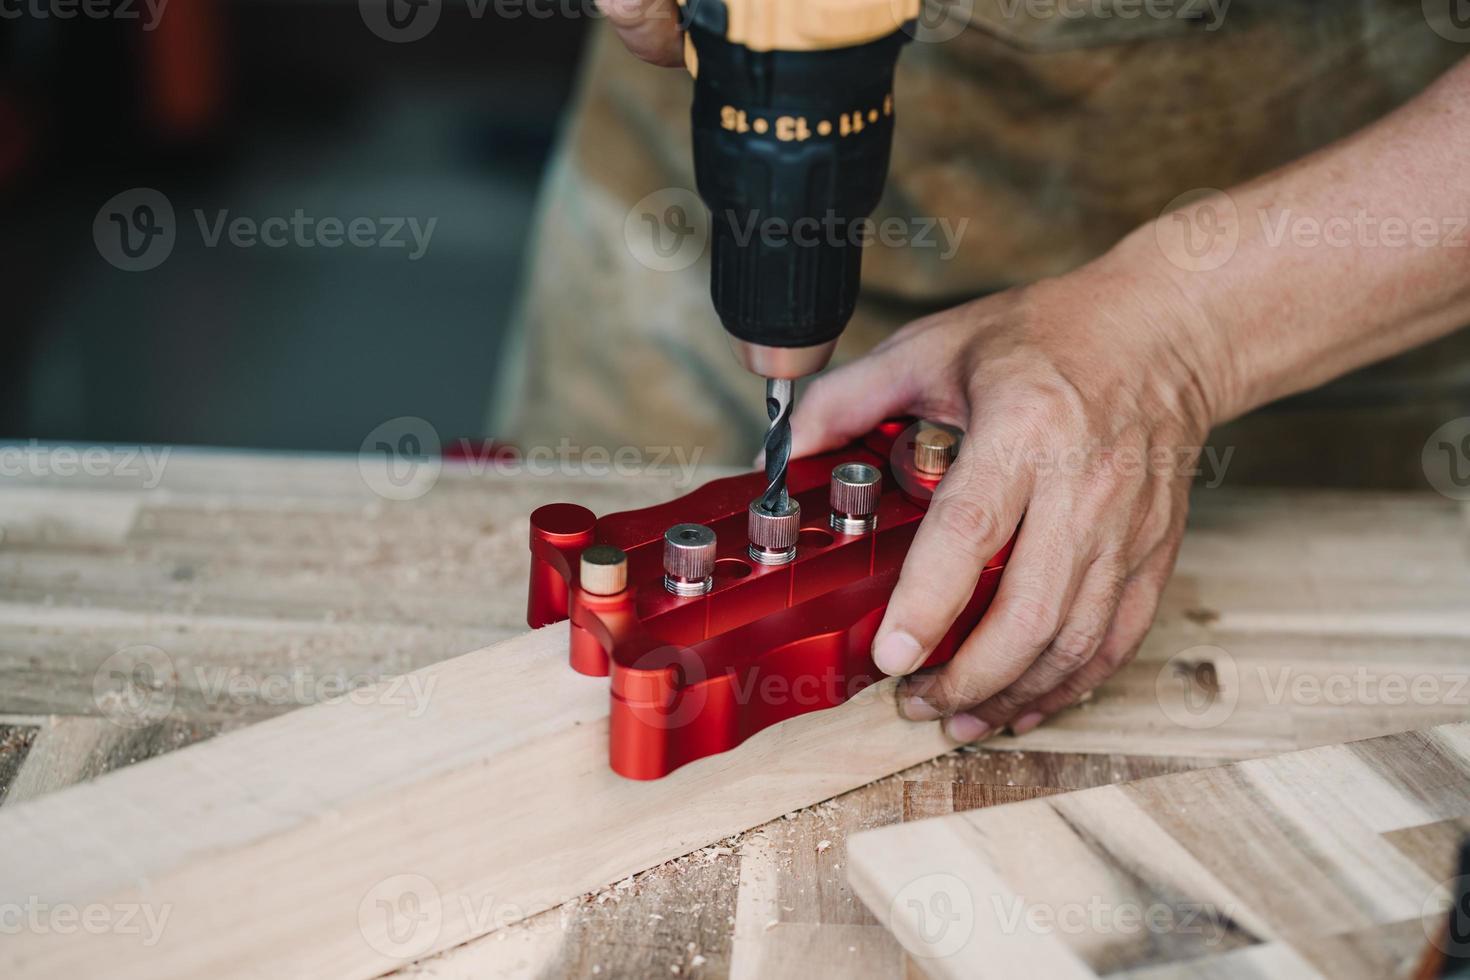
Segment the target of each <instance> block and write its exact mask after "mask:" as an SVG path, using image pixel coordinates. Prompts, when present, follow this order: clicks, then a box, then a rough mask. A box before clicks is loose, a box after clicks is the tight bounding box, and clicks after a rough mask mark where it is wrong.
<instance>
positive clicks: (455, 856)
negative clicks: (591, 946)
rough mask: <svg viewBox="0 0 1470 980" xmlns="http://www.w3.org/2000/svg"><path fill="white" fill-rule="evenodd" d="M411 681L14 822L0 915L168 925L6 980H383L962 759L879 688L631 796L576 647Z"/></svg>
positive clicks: (30, 947)
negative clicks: (862, 792)
mask: <svg viewBox="0 0 1470 980" xmlns="http://www.w3.org/2000/svg"><path fill="white" fill-rule="evenodd" d="M417 673H418V674H419V675H421V676H420V678H419V679H420V680H421V681H422V686H423V688H424V689H427V690H429V691H430V692H431V695H430V697H429V698H428V699H427V703H426V704H425V703H420V702H418V701H417V700H414V701H412V702H411V704H412V706H413V709H414V710H415V711H418V712H419V713H417V714H415V713H413V711H411V710H410V705H409V704H405V703H404V699H403V698H402V697H401V696H400V697H395V696H394V695H393V686H392V685H391V684H389V685H384V686H382V687H380V688H378V689H374V693H373V695H371V696H360V697H356V698H354V699H353V700H350V701H341V702H336V703H332V704H326V705H319V706H316V707H313V708H307V709H303V710H301V711H297V712H293V713H291V714H288V715H285V716H283V717H280V718H277V719H274V720H271V721H267V722H262V723H260V724H258V725H253V726H251V727H249V728H246V729H243V730H241V731H237V732H233V733H230V734H227V735H222V736H220V737H218V738H215V739H213V740H211V741H209V742H205V743H203V744H201V745H197V746H193V747H191V748H188V749H184V750H182V751H179V752H174V753H170V754H169V755H166V756H163V757H161V758H158V759H154V760H151V761H149V762H146V763H142V764H140V765H137V766H133V767H130V768H128V769H125V770H122V771H120V772H117V773H113V774H111V775H108V776H104V777H102V778H100V779H98V780H95V781H93V782H90V783H86V784H83V785H81V786H76V787H72V788H71V789H68V790H63V791H61V792H59V793H54V794H51V795H49V796H45V797H42V798H41V799H39V800H35V801H32V802H29V803H24V804H21V805H18V806H15V807H5V808H3V809H0V840H4V841H5V842H6V856H5V873H4V874H3V875H0V904H5V903H15V904H16V905H18V906H19V907H21V908H27V907H30V906H33V905H36V904H38V903H40V904H44V905H48V906H54V905H56V904H58V903H61V904H66V905H75V906H83V907H90V906H94V905H101V906H103V907H106V908H109V909H114V908H120V907H123V906H131V905H141V906H142V907H143V908H144V909H145V910H148V911H151V912H153V913H154V915H155V918H165V917H166V919H165V921H164V927H163V928H162V930H161V933H160V934H159V935H157V936H151V937H140V936H138V935H125V934H122V933H120V932H118V931H111V932H104V933H102V934H85V935H81V934H78V935H66V936H61V935H58V934H56V933H54V932H49V931H42V932H39V933H37V932H30V933H25V934H22V935H21V936H18V937H15V938H14V939H13V940H11V941H8V942H7V943H6V944H5V945H4V946H3V947H0V974H4V975H5V976H7V977H52V976H76V975H93V974H97V973H101V972H105V973H107V974H108V975H109V976H112V977H119V978H123V977H138V978H149V980H157V978H162V977H174V976H177V977H193V976H199V975H206V974H207V975H222V976H233V975H240V974H243V973H246V972H250V973H263V974H266V975H278V976H279V975H286V976H297V975H321V974H325V973H331V974H333V975H340V976H371V975H375V974H377V973H381V972H383V971H384V970H387V969H390V968H392V967H394V966H397V965H400V964H402V963H405V962H407V961H409V960H411V959H413V958H416V957H419V956H422V955H425V954H427V953H431V952H433V951H435V950H440V949H444V948H446V947H448V946H451V945H454V944H456V943H461V942H464V941H465V940H467V939H470V938H472V937H474V936H477V935H481V934H483V933H485V932H489V931H491V930H492V929H494V928H496V927H498V926H500V925H502V924H504V923H507V922H511V921H515V920H517V919H520V918H524V917H525V916H527V915H530V914H533V913H535V912H537V911H539V910H542V909H546V908H549V907H551V906H554V905H556V904H559V903H561V902H563V901H565V900H567V899H569V898H572V897H575V896H576V895H578V894H580V893H583V892H586V891H589V890H593V889H596V888H599V887H601V886H603V885H606V884H608V883H610V882H614V881H617V880H619V879H621V878H624V877H626V876H627V875H629V874H632V873H633V872H636V871H639V870H642V869H644V868H647V867H650V866H652V865H655V864H658V863H660V862H662V861H665V860H668V859H670V858H672V857H675V856H677V855H680V854H684V853H687V852H689V851H690V850H693V849H695V848H697V847H700V846H703V845H706V844H709V843H711V842H713V841H717V840H719V839H721V838H723V837H726V836H728V835H730V834H733V833H735V832H737V831H740V830H744V829H746V828H748V827H751V826H754V825H756V824H759V823H762V822H764V821H766V820H769V819H772V818H774V817H776V816H779V815H780V814H782V813H786V812H788V811H790V810H793V809H797V808H799V807H801V806H805V805H808V804H811V803H813V802H816V801H818V800H823V799H827V798H829V797H832V796H834V795H837V794H838V793H841V792H843V791H845V790H848V789H851V788H853V787H855V786H859V785H862V784H864V783H866V782H869V781H871V780H873V779H875V778H878V777H880V776H883V775H886V774H888V773H890V772H895V771H897V770H899V769H902V768H905V767H906V766H909V765H912V764H914V763H916V762H919V761H921V760H923V759H926V758H931V757H933V756H935V755H938V754H940V753H942V752H944V751H946V750H947V749H949V748H950V745H949V743H947V741H946V740H945V739H944V738H943V736H942V735H941V734H940V733H939V732H938V731H937V730H936V729H937V726H920V727H915V726H911V725H909V724H908V723H906V722H904V721H902V720H901V719H900V718H899V717H898V715H897V712H896V711H895V709H894V706H893V704H892V685H891V683H885V684H883V685H879V686H877V687H876V688H873V689H871V692H872V693H865V694H864V695H862V696H859V697H858V698H855V699H854V700H853V701H851V702H849V703H848V704H847V705H844V706H842V707H841V708H838V709H834V710H832V711H827V712H819V713H816V714H812V715H807V716H804V717H802V718H800V719H795V720H793V722H792V723H789V724H786V725H783V726H779V727H777V728H774V729H770V730H768V731H766V732H763V733H761V734H760V735H759V736H757V737H756V738H753V739H751V740H750V741H748V742H747V743H746V744H745V745H743V746H741V748H740V749H738V750H737V751H735V752H731V753H727V754H726V755H723V756H718V757H714V758H710V759H705V760H701V761H700V762H698V763H696V764H694V765H691V766H688V767H685V768H684V769H681V770H679V772H677V773H675V774H674V775H673V776H671V777H669V778H666V779H663V780H658V781H655V782H647V783H638V782H632V781H629V780H624V779H622V778H620V777H618V776H616V775H614V774H613V773H612V772H611V771H610V770H609V769H608V767H607V764H606V737H607V734H606V713H607V687H606V681H605V680H600V679H596V678H587V677H581V676H579V675H577V674H575V673H573V672H572V671H570V670H569V669H568V668H567V666H566V663H565V627H561V628H557V627H552V628H549V629H547V630H542V631H538V632H536V633H532V634H528V635H526V636H524V637H521V638H518V639H515V640H511V641H508V642H506V643H503V644H500V645H498V646H495V647H491V648H489V649H486V650H481V651H478V652H476V653H473V654H469V655H467V656H463V657H459V658H456V659H454V660H450V661H446V662H445V663H443V664H438V665H435V666H433V667H429V668H426V669H425V670H423V671H419V672H417ZM400 694H401V692H400ZM487 903H488V904H487ZM405 925H406V926H407V930H406V932H405ZM145 938H151V939H152V940H154V941H153V943H152V945H146V944H145V942H144V941H143V940H144V939H145Z"/></svg>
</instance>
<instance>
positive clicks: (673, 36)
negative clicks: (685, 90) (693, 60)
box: [597, 0, 684, 68]
mask: <svg viewBox="0 0 1470 980" xmlns="http://www.w3.org/2000/svg"><path fill="white" fill-rule="evenodd" d="M597 8H598V9H599V10H601V11H602V12H603V14H604V15H605V16H606V17H607V19H608V21H609V23H611V24H612V26H613V29H614V30H616V31H617V32H618V37H620V38H622V40H623V43H624V44H625V45H627V47H628V50H629V51H631V52H633V53H634V54H635V55H637V56H638V57H640V58H642V59H643V60H644V61H647V62H649V63H650V64H655V65H662V66H664V67H666V68H677V67H678V66H680V65H682V64H684V35H683V34H681V33H680V32H679V4H678V3H677V2H676V0H597Z"/></svg>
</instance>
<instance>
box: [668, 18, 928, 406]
mask: <svg viewBox="0 0 1470 980" xmlns="http://www.w3.org/2000/svg"><path fill="white" fill-rule="evenodd" d="M729 2H733V0H729ZM777 2H780V3H785V4H797V5H799V3H798V0H777ZM883 3H884V7H885V8H888V0H883ZM829 6H830V5H829ZM787 9H790V8H787ZM889 9H891V8H889ZM689 11H690V17H689V21H688V35H689V40H690V44H691V45H692V48H693V50H694V53H695V59H694V60H695V61H696V63H697V67H696V69H695V86H694V104H693V108H692V110H691V117H692V124H693V146H694V168H695V176H696V180H697V182H698V187H699V193H700V196H701V197H702V198H703V199H704V202H705V204H706V205H707V206H708V207H709V209H710V217H711V221H710V234H711V270H710V292H711V296H712V298H713V300H714V305H715V309H716V311H717V312H718V314H719V317H720V320H721V322H722V323H723V324H724V327H725V329H726V331H727V332H728V333H729V334H730V337H731V340H732V343H733V346H734V348H735V351H736V354H737V356H739V357H740V359H741V361H742V362H743V363H744V364H745V366H746V367H747V368H749V369H750V370H751V371H753V372H754V373H756V374H760V375H762V376H765V377H768V378H797V377H802V376H804V375H807V374H811V373H813V372H815V371H818V370H821V368H822V367H824V366H825V365H826V363H827V360H828V359H829V358H830V356H831V352H832V349H833V347H835V346H836V343H837V338H838V337H839V335H840V334H841V333H842V331H843V330H844V329H845V328H846V326H847V322H848V320H850V319H851V318H852V313H853V309H854V307H855V305H856V303H857V294H858V284H859V277H860V273H861V269H862V249H863V244H864V240H863V234H864V232H865V228H864V225H865V223H866V220H867V218H868V217H869V216H870V215H871V214H872V212H873V209H874V208H875V207H877V204H878V199H879V197H880V196H881V195H882V192H883V185H884V182H885V181H886V179H887V176H888V159H889V152H890V149H891V147H892V142H893V75H894V68H895V66H896V64H897V61H898V55H899V52H900V50H901V49H902V47H903V44H904V42H905V41H907V40H908V37H909V36H908V34H907V33H906V32H905V31H904V30H903V29H902V26H901V25H899V24H897V23H894V22H893V21H892V19H891V18H890V20H889V22H888V24H887V28H888V29H887V32H886V33H881V34H879V35H877V36H873V37H864V38H861V39H858V40H856V41H855V42H854V43H847V44H842V45H839V46H830V47H815V48H812V47H799V48H798V49H796V50H780V49H770V50H757V49H755V48H752V47H748V46H747V45H746V44H742V43H739V42H738V41H735V40H731V39H730V35H731V33H732V28H731V25H732V20H731V9H730V8H728V7H727V6H726V0H692V2H691V3H690V4H689ZM735 33H738V32H735Z"/></svg>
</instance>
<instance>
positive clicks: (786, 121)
mask: <svg viewBox="0 0 1470 980" xmlns="http://www.w3.org/2000/svg"><path fill="white" fill-rule="evenodd" d="M892 115H893V93H891V92H890V93H888V94H887V95H885V96H884V97H883V104H882V106H881V107H870V108H868V109H853V110H851V111H849V112H840V113H838V114H837V121H836V122H835V123H834V122H833V121H832V120H830V119H821V120H818V121H817V124H816V126H815V135H817V136H831V135H832V134H833V133H834V132H835V133H837V135H838V137H839V138H841V137H846V136H856V135H857V134H858V133H861V132H862V131H863V130H864V129H866V128H867V127H868V126H871V125H876V124H877V122H878V120H879V119H880V118H887V117H889V116H892ZM720 128H721V129H723V130H725V131H726V132H731V133H751V132H753V133H755V134H756V135H757V136H764V135H765V134H766V133H768V132H772V131H773V130H774V132H775V135H776V139H778V140H780V141H781V142H783V143H789V142H793V141H795V142H802V141H804V140H808V139H811V138H812V136H813V135H814V128H813V126H812V125H811V123H810V121H808V119H807V117H806V116H793V115H780V116H777V117H776V118H775V120H774V121H772V120H770V119H767V118H766V117H765V116H759V115H757V116H756V117H755V118H754V119H752V118H751V114H750V112H749V111H747V110H745V109H739V108H736V107H735V106H733V105H724V106H721V107H720Z"/></svg>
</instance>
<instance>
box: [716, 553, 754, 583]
mask: <svg viewBox="0 0 1470 980" xmlns="http://www.w3.org/2000/svg"><path fill="white" fill-rule="evenodd" d="M749 574H750V563H749V562H744V561H741V560H740V559H739V558H721V559H720V560H719V561H717V562H715V578H745V576H747V575H749Z"/></svg>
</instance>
